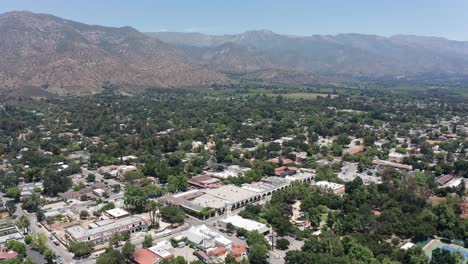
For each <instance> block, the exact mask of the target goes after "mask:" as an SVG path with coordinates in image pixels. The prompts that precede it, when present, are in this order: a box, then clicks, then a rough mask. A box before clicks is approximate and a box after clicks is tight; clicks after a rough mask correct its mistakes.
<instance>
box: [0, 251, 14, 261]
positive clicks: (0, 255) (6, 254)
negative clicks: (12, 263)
mask: <svg viewBox="0 0 468 264" xmlns="http://www.w3.org/2000/svg"><path fill="white" fill-rule="evenodd" d="M17 256H18V253H16V252H15V251H2V252H0V261H4V260H8V259H13V258H16V257H17Z"/></svg>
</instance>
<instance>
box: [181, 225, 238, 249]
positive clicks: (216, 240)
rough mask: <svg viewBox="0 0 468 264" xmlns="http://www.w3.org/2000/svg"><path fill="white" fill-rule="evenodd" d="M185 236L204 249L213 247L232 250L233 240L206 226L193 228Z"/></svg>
mask: <svg viewBox="0 0 468 264" xmlns="http://www.w3.org/2000/svg"><path fill="white" fill-rule="evenodd" d="M183 236H185V237H187V239H188V240H189V241H191V242H193V243H195V244H196V245H197V246H199V247H201V248H204V249H208V248H213V247H225V248H226V249H230V248H231V247H232V241H231V240H229V239H227V238H225V237H224V236H223V235H221V234H220V233H218V232H216V231H214V230H211V229H210V228H208V227H207V226H206V225H199V226H192V227H191V228H190V229H189V230H187V231H185V233H184V234H183Z"/></svg>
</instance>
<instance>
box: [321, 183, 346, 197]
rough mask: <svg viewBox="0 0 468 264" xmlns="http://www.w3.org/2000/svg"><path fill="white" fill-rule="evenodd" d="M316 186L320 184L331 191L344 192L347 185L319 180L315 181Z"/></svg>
mask: <svg viewBox="0 0 468 264" xmlns="http://www.w3.org/2000/svg"><path fill="white" fill-rule="evenodd" d="M315 185H316V186H319V187H320V188H322V189H323V190H326V191H331V192H333V193H335V194H344V193H345V186H344V184H339V183H334V182H328V181H318V182H316V183H315Z"/></svg>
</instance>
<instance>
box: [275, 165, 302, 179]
mask: <svg viewBox="0 0 468 264" xmlns="http://www.w3.org/2000/svg"><path fill="white" fill-rule="evenodd" d="M298 171H299V169H298V168H296V167H288V166H281V167H278V168H276V169H275V175H278V176H283V177H284V176H287V175H294V174H296V172H298Z"/></svg>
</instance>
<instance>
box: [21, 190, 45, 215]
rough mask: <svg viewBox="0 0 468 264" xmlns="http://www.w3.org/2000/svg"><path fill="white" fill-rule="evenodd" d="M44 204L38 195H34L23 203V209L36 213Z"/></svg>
mask: <svg viewBox="0 0 468 264" xmlns="http://www.w3.org/2000/svg"><path fill="white" fill-rule="evenodd" d="M43 203H44V200H43V199H41V198H40V197H39V196H38V195H37V194H35V193H33V194H32V195H31V197H28V198H26V199H25V200H24V201H23V205H22V206H21V207H22V208H23V209H24V210H26V211H28V212H30V213H31V212H36V211H37V210H38V209H39V207H40V206H41V205H42V204H43Z"/></svg>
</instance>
